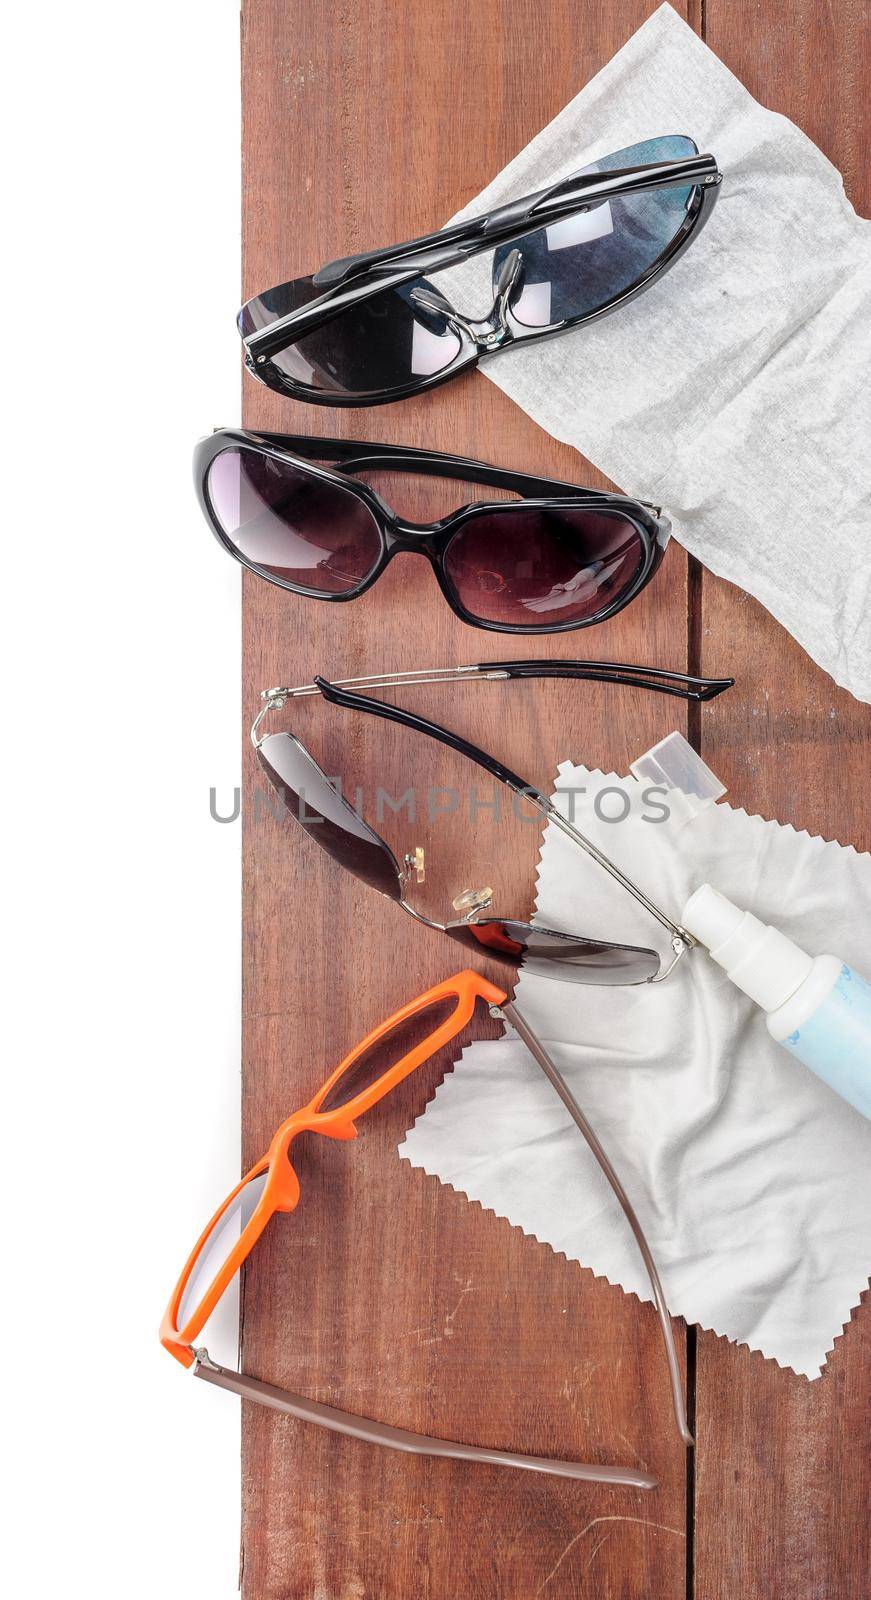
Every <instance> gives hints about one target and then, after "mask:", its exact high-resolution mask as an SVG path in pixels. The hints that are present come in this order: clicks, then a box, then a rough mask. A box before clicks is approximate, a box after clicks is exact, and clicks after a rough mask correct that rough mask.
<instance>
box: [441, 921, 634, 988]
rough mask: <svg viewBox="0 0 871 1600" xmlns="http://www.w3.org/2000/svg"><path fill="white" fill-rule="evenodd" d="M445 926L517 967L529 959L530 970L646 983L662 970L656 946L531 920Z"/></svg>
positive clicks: (575, 978)
mask: <svg viewBox="0 0 871 1600" xmlns="http://www.w3.org/2000/svg"><path fill="white" fill-rule="evenodd" d="M445 931H446V933H447V934H448V935H449V936H450V938H452V939H455V940H456V941H457V942H458V943H459V944H463V945H465V946H466V947H467V948H471V949H476V950H478V951H479V952H480V953H481V954H486V955H491V956H495V957H496V958H497V959H498V960H501V961H507V962H509V963H511V965H513V966H516V965H518V964H519V962H521V961H523V963H524V971H526V972H540V973H542V974H544V975H545V976H547V977H550V978H561V979H563V980H567V981H568V982H570V983H589V984H601V985H608V986H610V985H616V984H627V983H646V982H647V981H648V980H649V979H650V978H653V977H655V976H656V974H657V972H658V971H659V956H658V955H657V953H656V951H655V950H645V949H641V948H635V947H633V946H631V945H620V944H605V943H602V942H598V941H596V940H594V939H579V938H576V937H575V936H573V935H572V934H570V933H559V932H557V931H556V930H555V929H551V928H536V927H533V925H532V924H531V923H529V922H513V921H502V920H500V919H498V918H496V917H488V918H487V919H486V920H484V921H482V922H455V923H453V924H451V925H450V926H449V927H448V928H446V930H445Z"/></svg>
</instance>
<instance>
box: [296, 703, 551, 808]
mask: <svg viewBox="0 0 871 1600" xmlns="http://www.w3.org/2000/svg"><path fill="white" fill-rule="evenodd" d="M314 683H315V686H316V687H317V688H318V689H319V690H320V692H321V694H322V695H323V697H324V699H325V700H329V701H330V702H331V703H332V704H333V705H336V706H345V707H347V709H348V710H349V711H368V712H369V714H370V716H373V717H383V718H384V720H385V721H386V722H398V723H399V725H400V726H401V727H403V728H411V729H412V730H413V731H414V732H415V733H424V734H427V735H428V736H429V738H430V739H437V740H438V741H439V743H440V744H446V745H448V746H449V748H450V749H451V750H457V751H458V752H459V754H460V755H462V756H466V757H468V759H469V760H470V761H474V762H475V763H476V765H477V766H479V767H483V769H484V771H485V772H489V773H490V775H491V777H493V778H496V779H498V781H499V782H500V783H506V784H507V785H508V787H509V789H513V790H514V793H515V794H520V795H526V796H528V797H529V798H530V799H531V800H533V801H535V800H537V801H539V803H540V804H542V805H545V806H546V805H547V799H546V796H545V795H543V794H542V793H541V790H540V789H536V787H535V785H534V784H531V783H527V781H526V779H525V778H521V777H520V776H519V775H518V773H516V772H512V770H511V768H510V767H506V766H503V764H502V762H501V761H497V760H496V759H495V757H494V756H490V755H488V754H487V752H486V751H485V750H481V749H479V747H478V745H476V744H472V743H471V742H470V740H468V739H463V738H461V737H460V735H459V734H458V733H451V731H450V729H449V728H443V727H442V726H441V724H440V723H438V722H429V721H428V720H427V718H426V717H418V716H415V714H414V712H413V711H403V710H402V708H401V707H400V706H394V705H391V704H390V702H389V701H387V700H372V699H370V698H369V696H368V695H365V694H351V693H350V691H349V690H347V689H340V688H339V687H338V686H337V685H336V684H334V683H330V682H329V680H328V679H327V678H322V677H320V676H318V675H316V676H315V678H314Z"/></svg>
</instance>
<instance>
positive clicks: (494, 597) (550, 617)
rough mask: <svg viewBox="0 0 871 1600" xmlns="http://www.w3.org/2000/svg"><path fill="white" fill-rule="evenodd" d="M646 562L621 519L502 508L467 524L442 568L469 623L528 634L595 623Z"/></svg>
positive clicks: (634, 533) (636, 534) (637, 537)
mask: <svg viewBox="0 0 871 1600" xmlns="http://www.w3.org/2000/svg"><path fill="white" fill-rule="evenodd" d="M645 558H646V547H645V541H644V538H643V536H642V534H641V532H640V530H639V529H638V528H637V527H636V525H635V523H633V522H631V521H630V520H629V519H628V517H626V516H624V515H623V513H622V512H618V511H610V510H596V511H593V510H584V509H581V508H578V509H572V508H564V509H559V508H554V509H546V508H540V509H537V510H532V509H527V508H524V507H521V506H518V507H516V508H514V507H511V506H506V507H505V509H504V510H503V511H498V512H486V513H482V514H481V515H480V516H476V517H470V518H469V520H468V521H467V522H465V523H464V524H463V525H462V527H461V528H459V529H458V531H457V533H456V534H455V535H454V537H453V539H452V540H451V542H450V544H449V545H448V548H447V550H446V552H445V558H444V565H445V573H446V575H447V577H448V580H449V582H450V583H451V584H452V585H453V587H454V589H455V590H456V594H457V597H458V599H459V601H460V604H461V605H462V606H464V607H465V609H466V610H467V611H468V612H470V613H471V615H472V616H474V617H479V618H480V619H481V621H482V622H492V623H495V624H496V625H497V626H499V625H501V626H503V627H514V628H522V629H525V630H527V631H529V632H532V631H533V630H534V629H535V628H552V627H557V626H559V625H566V624H568V625H569V626H571V625H572V624H575V625H580V624H581V623H584V622H589V621H590V620H591V619H592V618H594V617H596V616H599V615H600V614H601V612H603V611H605V610H606V609H607V608H608V607H609V606H612V605H614V604H615V602H616V601H618V600H619V599H620V597H621V596H622V595H624V594H625V593H626V592H627V590H628V589H630V588H631V586H632V584H633V583H634V582H635V580H636V578H637V577H638V576H639V573H640V571H641V569H642V566H643V564H644V561H645Z"/></svg>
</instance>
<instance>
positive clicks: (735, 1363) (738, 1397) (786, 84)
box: [695, 0, 871, 1600]
mask: <svg viewBox="0 0 871 1600" xmlns="http://www.w3.org/2000/svg"><path fill="white" fill-rule="evenodd" d="M705 18H706V29H705V37H706V39H707V42H708V43H709V44H710V45H711V47H712V49H714V50H715V51H716V52H717V54H718V55H719V56H720V57H721V58H722V60H723V61H725V63H726V65H727V66H729V67H730V68H731V69H732V71H733V72H735V73H736V74H737V75H738V76H739V77H740V78H741V79H742V81H743V82H744V83H745V84H746V85H747V87H748V88H749V89H750V90H751V92H752V93H753V94H755V95H756V97H757V98H758V99H759V100H761V101H762V103H763V104H765V105H768V106H770V107H771V108H772V109H773V110H775V111H781V112H783V113H784V114H785V115H787V116H789V117H791V118H792V119H793V120H794V121H795V122H796V123H798V125H799V127H801V128H803V129H804V131H805V132H806V133H807V134H808V135H809V136H810V137H811V138H812V139H814V140H815V141H816V143H817V144H818V145H819V146H820V148H821V149H822V150H823V151H824V152H825V154H826V155H827V156H829V157H830V159H831V160H832V161H833V162H834V163H835V164H836V166H838V167H839V168H840V169H841V171H842V172H843V174H844V177H845V181H846V188H847V193H848V195H849V197H850V199H851V200H852V202H853V204H854V205H855V206H856V207H857V209H858V210H859V211H860V212H862V213H863V214H865V215H867V212H868V207H869V203H871V184H869V173H868V163H867V150H868V104H869V95H868V89H869V68H868V50H867V46H868V31H867V8H865V7H864V6H863V5H862V4H861V3H860V0H847V3H842V4H840V5H838V6H834V7H832V6H826V5H822V4H820V3H817V0H797V3H796V4H793V5H791V6H789V7H784V6H781V5H780V4H778V3H777V0H707V5H706V11H705ZM821 536H824V530H821ZM701 596H702V613H701V630H700V638H701V643H702V649H701V663H702V670H705V666H706V665H707V666H711V665H713V663H714V662H716V663H717V665H718V666H719V665H720V663H721V662H722V661H723V659H724V658H725V659H734V660H738V661H740V662H741V663H742V671H741V680H740V686H739V687H740V689H741V694H740V696H738V695H736V696H734V697H732V699H731V700H730V705H729V711H730V716H729V717H728V718H721V719H718V720H717V721H716V722H715V721H714V720H713V719H712V720H711V721H709V722H708V723H707V724H706V725H705V728H704V729H703V731H702V746H701V747H702V753H703V754H704V756H705V758H706V759H707V760H708V761H709V762H710V763H711V765H712V766H713V768H714V770H715V771H716V772H718V773H719V774H720V775H721V776H722V778H723V780H724V782H726V783H727V784H728V785H729V790H730V798H731V799H732V800H733V801H734V803H735V804H739V805H744V806H746V807H747V809H748V810H750V811H755V812H759V813H761V814H762V815H763V816H774V817H778V818H780V819H782V820H783V821H785V822H786V821H789V822H792V823H794V825H795V826H796V827H797V828H807V829H808V831H809V832H810V833H819V834H822V835H823V836H824V837H825V838H835V839H840V840H842V841H843V842H844V843H854V844H855V845H856V846H857V847H858V848H859V849H865V850H867V849H869V848H871V814H869V807H868V800H867V794H868V780H869V775H871V712H869V708H868V707H867V706H860V705H859V704H858V703H857V702H856V701H855V700H853V699H852V698H851V696H850V695H848V694H845V693H844V692H842V691H840V690H838V689H836V688H835V686H834V685H833V683H832V682H831V679H829V678H828V677H827V676H826V675H825V674H824V673H822V672H820V671H819V670H817V669H816V668H815V667H814V666H813V664H812V663H811V662H810V661H809V659H808V658H807V656H805V655H804V653H803V651H802V650H800V649H799V647H798V646H797V645H796V644H795V642H794V641H793V640H792V639H791V638H790V637H789V635H788V634H787V633H785V632H784V630H783V629H782V628H781V627H779V626H778V624H777V623H775V622H774V621H773V620H772V619H771V617H770V616H768V615H767V613H766V612H765V611H764V610H763V609H762V607H761V606H759V605H758V604H757V603H756V602H755V601H754V600H752V599H750V598H749V597H748V596H746V595H743V594H741V593H740V592H739V591H737V590H735V589H733V588H731V587H730V586H729V585H727V584H724V583H722V582H720V581H719V580H717V579H715V578H712V577H710V576H709V575H708V574H707V573H706V574H705V575H704V577H703V579H702V580H701ZM859 1287H860V1285H857V1289H858V1288H859ZM869 1390H871V1306H869V1304H868V1302H867V1298H866V1302H865V1304H864V1305H863V1308H862V1310H861V1312H859V1313H857V1314H856V1315H855V1316H854V1318H853V1321H852V1322H851V1324H850V1325H849V1327H848V1329H847V1332H846V1335H845V1337H843V1338H841V1339H839V1340H838V1342H837V1344H836V1346H835V1353H834V1355H833V1356H832V1357H831V1359H830V1361H829V1363H828V1365H827V1367H826V1370H825V1372H824V1375H823V1376H822V1377H821V1378H820V1379H818V1380H815V1381H814V1382H809V1381H808V1380H807V1379H804V1378H798V1377H796V1376H795V1374H793V1373H789V1372H784V1371H782V1370H781V1369H780V1368H778V1367H777V1366H776V1365H775V1364H774V1363H773V1362H771V1361H764V1360H763V1359H762V1357H761V1356H759V1355H751V1354H750V1353H749V1352H748V1351H747V1350H746V1349H742V1350H737V1349H736V1348H735V1347H734V1345H731V1344H729V1343H727V1342H726V1341H725V1340H723V1339H716V1338H714V1337H713V1336H712V1335H710V1334H704V1333H700V1334H699V1336H698V1347H697V1358H696V1408H697V1423H698V1440H699V1444H698V1449H697V1452H696V1453H697V1458H698V1459H697V1482H696V1530H695V1541H696V1551H695V1554H696V1586H695V1594H696V1600H734V1597H735V1596H737V1595H740V1596H741V1597H742V1600H771V1597H772V1596H778V1597H779V1596H781V1595H783V1596H786V1595H789V1597H790V1600H822V1597H825V1600H835V1597H837V1600H864V1597H865V1596H866V1595H867V1594H868V1592H869V1588H871V1564H869V1554H871V1552H869V1518H868V1505H869V1498H871V1497H869V1457H868V1450H867V1415H868V1396H869Z"/></svg>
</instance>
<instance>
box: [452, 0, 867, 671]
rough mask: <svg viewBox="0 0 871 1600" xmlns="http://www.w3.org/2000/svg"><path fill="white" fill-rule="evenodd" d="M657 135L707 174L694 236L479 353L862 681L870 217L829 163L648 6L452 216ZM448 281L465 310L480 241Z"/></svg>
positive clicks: (690, 541)
mask: <svg viewBox="0 0 871 1600" xmlns="http://www.w3.org/2000/svg"><path fill="white" fill-rule="evenodd" d="M667 133H680V134H689V135H690V136H691V137H692V138H693V139H695V141H696V143H697V145H698V146H699V149H700V150H702V151H710V152H712V153H713V154H714V155H715V156H716V157H717V160H718V162H719V165H720V170H721V171H722V172H723V174H724V178H723V183H722V186H721V189H720V198H719V200H718V203H717V205H716V207H715V209H714V212H713V215H712V217H711V219H710V221H709V223H708V224H707V226H706V228H705V229H704V231H703V232H702V234H701V235H700V236H699V238H698V239H697V240H696V241H695V242H694V243H693V244H692V245H691V246H690V248H689V250H688V251H687V252H686V254H685V255H684V256H683V258H682V259H681V260H680V261H679V262H678V263H677V265H676V266H675V267H674V268H672V270H671V271H670V272H668V273H666V275H665V276H664V277H663V278H662V279H661V280H660V281H659V283H657V284H655V285H654V287H653V288H652V289H650V290H649V291H648V292H647V293H645V294H643V295H641V296H640V297H639V298H638V299H637V300H635V301H634V302H632V303H631V304H630V305H628V306H626V307H624V308H623V309H622V310H621V311H619V312H617V313H616V314H615V315H614V316H611V317H606V318H605V319H604V320H603V321H602V322H600V323H591V324H589V325H588V326H587V327H583V328H580V329H578V330H576V331H575V332H572V333H569V334H567V335H565V336H562V337H559V338H555V339H551V340H545V341H543V342H541V343H540V344H534V345H531V346H528V347H527V348H526V349H519V348H515V349H513V350H506V351H504V352H503V353H502V354H500V355H499V356H497V357H496V358H495V360H493V361H492V362H485V363H484V364H483V366H482V368H481V370H482V371H483V372H485V373H486V375H487V377H489V378H491V379H492V380H493V382H494V383H496V384H498V385H499V386H500V388H502V389H504V390H505V392H506V394H509V395H510V396H511V398H512V399H513V400H516V401H517V403H518V405H521V406H522V407H523V408H524V410H526V411H528V412H529V414H530V416H532V417H533V418H534V419H535V420H536V422H539V423H540V424H541V426H542V427H544V428H546V429H547V430H548V432H549V433H551V434H553V435H554V436H555V437H556V438H557V439H561V440H563V441H565V442H566V443H567V444H571V445H575V446H576V447H577V449H578V450H580V451H582V452H583V454H584V455H585V456H587V457H588V458H589V459H590V460H591V461H593V462H595V464H596V465H597V466H598V467H599V468H601V470H602V471H603V472H604V473H606V474H607V475H608V477H609V478H611V479H612V480H613V481H614V482H615V483H617V484H618V485H619V486H620V488H621V489H623V490H625V491H627V492H629V493H632V494H638V495H641V496H642V497H643V498H645V499H654V500H656V501H658V502H659V501H661V502H662V504H663V506H664V507H665V509H666V511H667V512H668V514H669V516H671V518H672V520H673V524H674V530H675V534H676V535H677V537H678V539H680V541H681V543H682V544H684V545H685V546H686V548H687V549H688V550H690V551H692V553H693V555H696V556H698V557H699V559H700V560H701V561H703V562H704V564H705V566H707V567H709V568H710V569H711V571H712V572H716V573H718V574H720V575H721V576H722V577H724V578H728V579H730V581H731V582H732V583H737V584H740V585H741V587H742V588H744V589H747V590H749V591H750V593H751V594H754V595H755V596H756V598H757V599H758V600H761V601H762V603H763V605H765V606H767V608H768V610H769V611H771V612H772V613H773V615H774V616H775V617H777V618H778V620H779V621H780V622H782V623H783V625H784V627H786V628H788V629H789V630H790V632H791V633H792V634H794V636H795V638H796V639H798V641H799V643H800V644H802V645H803V646H804V648H805V650H807V651H808V652H809V653H810V655H811V656H813V658H814V659H815V660H816V661H817V662H819V664H820V665H821V666H822V667H824V668H825V669H826V671H827V672H829V673H831V675H832V677H833V678H834V679H835V681H836V682H837V683H839V684H841V685H843V686H844V687H845V688H847V689H850V690H851V691H852V692H853V694H855V695H856V696H858V698H859V699H862V700H871V626H869V611H871V516H869V497H871V448H869V443H871V425H869V398H868V397H869V385H868V372H869V356H871V223H868V222H866V221H864V220H863V219H861V218H858V217H857V216H856V213H855V212H854V210H853V208H852V207H851V206H850V205H849V203H848V202H847V200H846V198H845V195H844V190H843V184H842V181H841V177H840V174H839V173H838V172H837V170H836V169H835V167H833V166H832V165H831V163H830V162H829V161H828V160H827V159H826V157H825V156H824V155H823V154H822V153H821V151H820V150H818V149H817V147H816V145H814V144H813V143H812V142H811V140H810V139H808V138H807V137H806V136H805V135H804V134H803V133H802V132H801V131H800V130H799V129H798V128H797V127H795V125H794V124H793V123H792V122H789V121H788V120H787V118H785V117H782V116H778V115H775V114H774V113H773V112H771V111H767V110H765V109H764V107H762V106H760V105H759V104H758V103H757V101H755V100H754V99H753V97H752V95H750V94H749V93H748V92H747V90H746V89H745V88H744V87H743V85H742V84H741V83H740V82H739V81H738V79H737V78H735V77H734V76H733V74H732V73H731V72H729V71H728V70H727V68H726V67H724V66H723V64H722V62H721V61H719V60H718V59H717V57H716V56H715V55H714V54H713V52H712V51H711V50H709V49H708V47H707V46H706V45H705V44H703V43H702V41H701V40H700V39H699V38H698V37H697V36H696V35H695V34H694V33H693V32H692V29H690V28H689V27H688V26H687V25H686V23H685V22H683V21H682V20H681V18H679V17H678V15H677V13H676V12H675V11H673V10H672V8H671V7H670V6H668V5H664V6H662V7H661V9H660V10H659V11H657V12H655V13H654V15H653V16H652V17H651V18H650V19H649V20H648V21H647V22H646V23H645V24H644V25H643V27H641V28H640V29H639V30H638V32H637V33H636V34H634V36H633V37H632V38H631V39H630V40H629V43H628V44H627V45H626V46H625V47H624V48H623V49H622V50H620V51H619V52H618V54H617V55H616V56H615V57H614V58H613V60H612V61H610V62H609V64H608V66H606V67H605V68H604V69H603V70H602V71H601V72H600V73H598V74H597V76H596V77H595V78H593V79H592V81H591V82H590V83H589V84H587V87H586V88H585V89H583V90H582V91H581V93H580V94H579V95H578V96H577V97H576V98H575V99H574V100H572V101H571V103H570V104H569V105H568V106H566V108H565V110H564V111H562V112H560V114H559V116H558V117H556V118H555V119H554V121H553V122H551V123H550V124H549V125H548V126H547V127H546V128H545V129H544V130H543V132H541V133H540V134H539V135H538V136H537V137H536V138H535V139H533V141H532V143H531V144H529V145H527V147H526V149H525V150H523V151H522V152H521V153H520V155H518V156H517V157H516V159H515V160H514V161H512V162H511V163H510V164H509V165H508V166H507V167H506V168H505V169H504V171H503V172H501V173H500V174H499V176H498V178H496V179H495V181H494V182H493V183H491V184H490V186H489V188H487V189H485V190H484V192H483V194H479V195H478V196H477V197H476V199H475V200H473V201H472V203H471V205H469V206H467V207H466V209H465V210H464V211H463V212H461V213H459V215H460V216H469V215H475V214H477V213H479V212H481V211H484V210H488V209H489V208H491V207H492V206H496V205H499V204H502V203H503V202H504V201H506V200H508V199H510V198H512V197H517V196H519V195H523V194H529V193H530V192H532V191H534V190H536V189H539V188H542V187H544V186H545V185H547V184H549V183H551V182H553V181H554V180H556V179H558V178H561V177H565V176H566V175H567V174H568V173H570V172H572V171H574V170H576V169H577V168H578V167H581V166H584V165H586V164H588V163H589V162H591V161H595V160H597V159H598V158H599V157H600V156H603V155H606V154H608V153H610V152H612V151H615V150H620V149H623V148H624V147H626V146H627V145H631V144H636V143H638V142H640V141H642V140H645V139H647V138H652V137H655V136H657V135H660V134H667ZM443 283H444V285H445V286H446V287H447V285H448V284H449V285H450V286H451V289H452V290H453V295H454V301H455V304H457V305H458V306H459V307H460V308H461V309H463V310H468V311H470V312H471V314H473V315H480V314H482V311H483V310H485V309H486V307H487V306H489V304H490V302H491V300H492V293H490V292H489V290H490V257H489V256H487V257H479V258H477V259H473V260H472V261H470V262H467V263H465V264H464V265H463V266H462V267H457V268H452V269H451V271H450V273H446V274H444V277H443V278H442V276H441V275H440V277H439V285H440V287H441V286H442V284H443ZM461 296H462V298H460V297H461Z"/></svg>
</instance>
